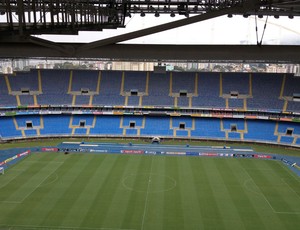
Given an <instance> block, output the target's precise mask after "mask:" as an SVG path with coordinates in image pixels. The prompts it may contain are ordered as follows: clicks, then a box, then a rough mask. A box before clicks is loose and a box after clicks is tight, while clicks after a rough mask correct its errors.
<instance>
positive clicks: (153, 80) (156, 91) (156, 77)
mask: <svg viewBox="0 0 300 230" xmlns="http://www.w3.org/2000/svg"><path fill="white" fill-rule="evenodd" d="M169 87H170V73H169V72H167V73H154V72H151V73H149V86H148V95H147V96H144V97H143V105H144V106H151V105H152V106H153V105H156V106H171V105H173V104H174V99H173V98H172V97H170V96H169Z"/></svg>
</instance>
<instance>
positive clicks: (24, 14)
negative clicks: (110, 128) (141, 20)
mask: <svg viewBox="0 0 300 230" xmlns="http://www.w3.org/2000/svg"><path fill="white" fill-rule="evenodd" d="M132 14H140V15H141V16H145V15H146V14H154V15H155V16H159V15H160V14H169V15H170V16H171V17H173V16H174V15H184V16H185V18H184V19H180V20H176V21H172V22H169V23H165V24H162V25H157V26H153V27H150V28H145V29H142V30H138V31H134V32H129V33H125V34H122V35H117V36H112V37H109V38H105V39H102V40H98V41H94V42H90V43H85V44H79V43H77V44H74V43H57V42H50V41H47V40H44V39H41V38H37V37H35V36H33V35H39V34H78V32H79V31H102V30H104V29H117V28H124V27H125V18H126V17H131V15H132ZM0 15H1V16H0V19H1V21H0V57H2V58H27V57H48V58H102V59H114V60H151V61H155V60H178V61H183V60H190V61H245V62H262V61H267V62H272V63H278V62H279V63H281V62H289V63H300V56H299V55H298V54H299V53H300V46H298V45H296V46H280V45H276V46H275V45H262V44H261V43H260V42H259V41H258V43H257V45H235V46H231V45H134V44H119V43H120V42H123V41H127V40H131V39H135V38H138V37H142V36H146V35H150V34H154V33H158V32H162V31H166V30H170V29H173V28H177V27H181V26H185V25H189V24H192V23H196V22H201V21H204V20H209V19H212V18H215V17H219V16H222V15H228V16H229V17H231V16H232V15H243V16H244V17H249V16H253V15H255V18H256V17H258V18H261V17H262V16H264V15H267V16H274V17H275V18H278V17H282V16H285V17H289V18H290V19H292V18H294V17H298V16H300V0H289V1H288V0H186V1H184V0H183V1H177V0H157V1H148V0H144V1H130V0H72V1H70V0H27V1H22V0H12V1H8V0H2V1H1V2H0ZM233 20H234V19H233Z"/></svg>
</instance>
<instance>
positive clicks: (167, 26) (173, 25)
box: [77, 7, 243, 52]
mask: <svg viewBox="0 0 300 230" xmlns="http://www.w3.org/2000/svg"><path fill="white" fill-rule="evenodd" d="M242 10H243V8H242V7H232V8H227V9H222V10H217V11H211V12H208V13H204V14H200V15H197V16H193V17H190V18H185V19H181V20H177V21H174V22H169V23H165V24H162V25H158V26H153V27H150V28H146V29H142V30H138V31H134V32H130V33H126V34H122V35H119V36H115V37H110V38H107V39H102V40H98V41H95V42H91V43H88V44H85V45H82V46H81V47H79V48H78V50H77V51H78V52H82V51H84V50H87V49H94V48H96V47H99V46H105V45H110V44H116V43H119V42H123V41H128V40H131V39H135V38H139V37H143V36H146V35H150V34H155V33H159V32H162V31H166V30H170V29H174V28H178V27H181V26H186V25H189V24H193V23H196V22H200V21H204V20H208V19H211V18H215V17H219V16H222V15H226V14H234V13H237V12H241V11H242Z"/></svg>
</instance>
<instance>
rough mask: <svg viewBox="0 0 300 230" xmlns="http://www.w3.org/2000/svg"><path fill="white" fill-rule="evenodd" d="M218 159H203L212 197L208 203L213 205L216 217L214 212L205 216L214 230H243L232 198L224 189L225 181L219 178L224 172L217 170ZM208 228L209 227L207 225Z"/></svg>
mask: <svg viewBox="0 0 300 230" xmlns="http://www.w3.org/2000/svg"><path fill="white" fill-rule="evenodd" d="M217 163H218V159H213V158H212V159H204V161H203V167H204V168H205V170H206V175H207V177H208V179H207V181H208V184H209V186H210V187H211V188H210V190H211V194H212V196H211V197H209V200H208V205H209V203H212V204H214V210H215V212H216V213H217V215H214V210H213V209H211V210H210V215H209V216H207V217H206V218H208V220H209V222H208V224H211V225H213V226H214V228H216V229H217V228H220V229H229V228H233V229H244V223H243V221H242V219H241V216H240V213H239V212H238V209H237V207H236V205H235V203H234V202H233V200H232V196H231V194H230V192H229V191H228V189H227V187H226V185H225V184H226V181H224V178H223V177H222V176H221V175H222V174H223V173H224V172H222V171H221V172H220V171H219V170H218V168H217V165H216V164H217ZM207 226H209V225H207Z"/></svg>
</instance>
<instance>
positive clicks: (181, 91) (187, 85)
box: [169, 72, 198, 107]
mask: <svg viewBox="0 0 300 230" xmlns="http://www.w3.org/2000/svg"><path fill="white" fill-rule="evenodd" d="M169 91H170V92H169V95H170V96H171V97H173V98H174V106H175V107H177V106H182V107H192V97H197V96H198V73H193V72H171V73H170V89H169Z"/></svg>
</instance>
